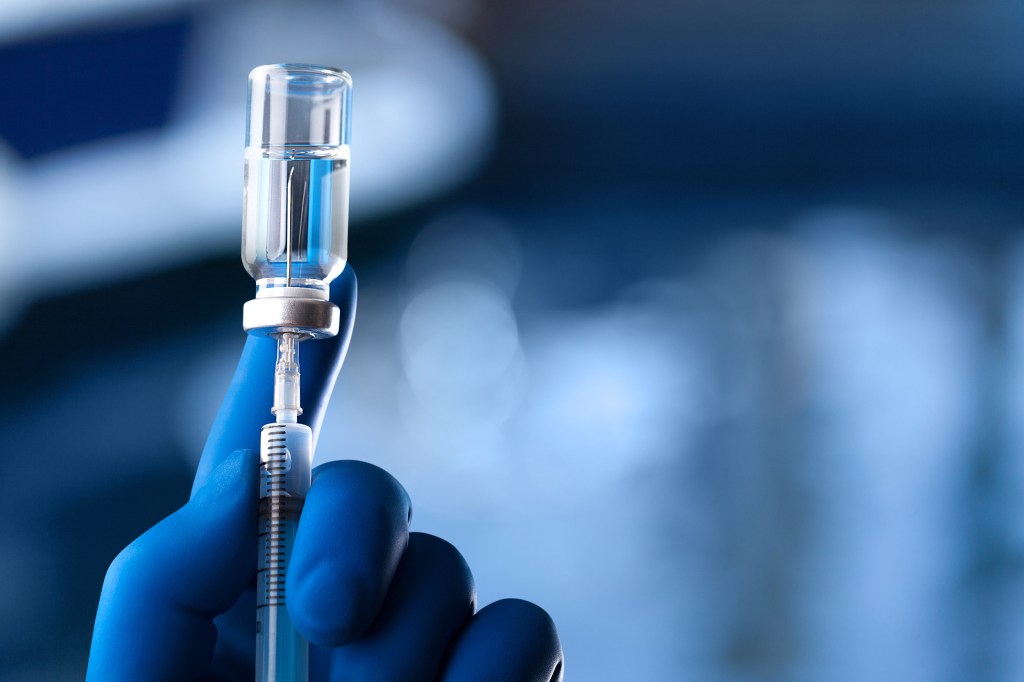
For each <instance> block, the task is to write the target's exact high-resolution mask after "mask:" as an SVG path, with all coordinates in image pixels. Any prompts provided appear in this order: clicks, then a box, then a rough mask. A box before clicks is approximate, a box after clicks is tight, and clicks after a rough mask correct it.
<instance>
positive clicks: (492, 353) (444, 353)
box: [399, 281, 521, 430]
mask: <svg viewBox="0 0 1024 682" xmlns="http://www.w3.org/2000/svg"><path fill="white" fill-rule="evenodd" d="M399 339H400V352H401V358H402V364H403V367H404V368H405V372H406V377H407V379H408V383H409V386H410V388H411V389H412V392H413V394H414V395H415V396H416V398H417V399H418V400H419V402H420V406H421V407H420V409H422V410H425V411H426V412H427V413H428V414H430V415H431V416H432V417H438V416H440V417H447V421H448V422H451V421H457V422H458V423H460V424H461V425H462V426H463V427H464V428H467V429H471V428H473V427H474V426H476V427H479V426H481V425H484V424H486V425H492V426H493V425H496V424H499V423H500V422H502V421H504V420H505V419H506V418H507V417H508V415H509V414H510V412H511V410H512V409H513V408H514V406H515V403H516V397H517V396H516V391H515V390H514V387H515V386H516V384H517V382H516V381H515V379H516V378H517V375H518V372H519V371H520V366H519V363H520V362H521V355H520V346H519V329H518V326H517V324H516V319H515V315H514V314H513V312H512V309H511V307H510V306H509V302H508V299H507V298H506V296H505V295H504V293H503V292H501V291H500V290H498V289H496V288H495V287H492V286H489V285H486V284H483V283H479V282H465V281H452V282H447V283H443V284H437V285H435V286H432V287H430V288H428V289H426V290H425V291H423V292H421V293H419V294H418V295H417V296H416V297H415V298H414V299H413V300H412V301H411V302H410V303H409V305H408V306H407V307H406V309H405V312H404V313H403V315H402V320H401V324H400V336H399ZM510 388H511V390H510ZM449 427H450V424H449V423H441V424H436V426H435V428H439V429H444V430H447V429H448V428H449Z"/></svg>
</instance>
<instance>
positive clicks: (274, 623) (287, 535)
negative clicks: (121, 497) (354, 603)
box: [242, 64, 352, 682]
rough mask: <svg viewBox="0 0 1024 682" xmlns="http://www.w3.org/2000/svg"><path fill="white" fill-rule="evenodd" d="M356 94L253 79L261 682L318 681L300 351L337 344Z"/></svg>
mask: <svg viewBox="0 0 1024 682" xmlns="http://www.w3.org/2000/svg"><path fill="white" fill-rule="evenodd" d="M351 88H352V82H351V79H350V78H349V76H348V74H346V73H344V72H342V71H338V70H335V69H330V68H325V67H319V66H311V65H305V64H278V65H272V66H261V67H258V68H256V69H253V71H252V72H251V73H250V74H249V120H248V127H247V129H246V151H245V159H246V170H245V217H244V220H243V222H244V228H243V233H242V261H243V262H244V263H245V267H246V269H247V270H248V271H249V273H250V274H251V275H252V276H253V277H254V278H255V279H256V283H257V292H256V298H254V299H253V300H251V301H249V302H248V303H246V304H245V307H244V309H243V320H242V326H243V327H244V328H245V330H246V331H247V332H249V333H250V334H258V335H264V336H272V337H274V338H276V339H277V362H276V365H275V369H274V404H273V408H272V410H271V411H272V412H273V414H274V415H275V418H276V419H275V421H274V422H272V423H270V424H267V425H265V426H264V427H263V429H262V432H261V435H260V506H259V561H258V573H257V598H256V599H257V604H256V613H257V615H256V631H257V634H256V680H257V682H306V680H307V679H308V675H309V662H308V644H307V642H306V641H305V640H304V639H303V638H302V636H301V635H300V634H299V633H298V632H297V631H296V630H295V628H294V627H293V625H292V620H291V617H290V615H289V613H288V609H287V606H286V600H287V595H286V590H285V583H286V575H287V569H288V563H289V559H290V557H291V553H292V549H293V547H294V542H295V532H296V530H297V529H298V524H299V517H300V515H301V513H302V506H303V504H304V503H305V499H306V494H307V492H308V491H309V486H310V472H311V470H312V463H313V434H312V431H311V430H310V428H309V427H308V426H306V425H304V424H300V423H298V419H299V415H301V414H302V406H301V402H300V394H301V392H300V382H299V376H300V374H299V343H300V342H301V341H305V340H308V339H320V338H326V337H330V336H334V335H335V334H337V333H338V325H339V317H340V315H339V310H338V307H337V306H335V305H334V304H333V303H331V302H330V301H329V300H328V284H329V283H330V282H331V280H333V279H334V278H335V277H336V276H337V275H338V274H339V273H340V272H341V270H342V269H343V268H344V267H345V261H346V259H347V243H348V161H349V147H348V142H349V118H350V102H351Z"/></svg>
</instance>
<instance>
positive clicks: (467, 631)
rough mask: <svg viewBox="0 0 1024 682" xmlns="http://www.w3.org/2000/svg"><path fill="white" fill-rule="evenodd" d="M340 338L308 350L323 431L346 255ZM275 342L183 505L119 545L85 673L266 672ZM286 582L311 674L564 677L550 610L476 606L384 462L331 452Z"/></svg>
mask: <svg viewBox="0 0 1024 682" xmlns="http://www.w3.org/2000/svg"><path fill="white" fill-rule="evenodd" d="M331 298H332V300H333V301H334V302H335V303H336V304H338V305H339V306H340V308H341V311H342V325H341V328H342V332H341V333H340V334H339V335H338V336H337V337H336V338H334V339H331V340H327V341H316V342H310V343H305V344H303V345H302V350H301V353H302V355H301V366H302V375H303V381H302V404H303V406H304V407H305V413H304V414H303V418H302V421H304V423H306V424H308V425H309V426H310V427H311V428H312V430H313V434H314V438H316V434H317V433H318V431H319V429H320V424H321V420H322V418H323V411H324V407H325V405H326V403H327V398H328V397H329V396H330V394H331V390H332V388H333V386H334V382H335V379H336V377H337V375H338V370H339V369H340V367H341V362H342V359H343V358H344V355H345V351H346V349H347V348H348V341H349V336H350V333H351V329H352V321H353V317H354V314H355V307H356V279H355V275H354V274H353V272H352V270H351V268H346V269H345V272H344V273H343V274H342V275H341V276H340V277H339V278H338V280H336V281H335V283H334V285H333V286H332V291H331ZM275 354H276V342H275V341H274V340H272V339H265V338H255V337H250V338H249V339H248V340H247V341H246V344H245V349H244V350H243V352H242V358H241V361H240V362H239V365H238V369H237V371H236V372H235V376H234V379H233V381H232V383H231V387H230V389H229V390H228V394H227V396H226V397H225V399H224V402H223V404H222V405H221V408H220V411H219V413H218V414H217V419H216V421H215V423H214V425H213V429H212V430H211V433H210V437H209V439H208V440H207V443H206V447H205V448H204V450H203V456H202V460H201V462H200V464H199V470H198V472H197V474H196V478H195V483H194V484H193V486H192V495H191V498H190V499H189V501H188V503H187V504H186V505H185V506H184V507H182V508H181V509H179V510H178V511H176V512H175V513H173V514H171V515H170V516H168V517H167V518H166V519H164V520H163V521H161V522H160V523H158V524H157V525H156V526H154V527H153V528H151V529H150V530H149V531H147V532H146V533H144V534H143V535H142V536H141V537H139V538H138V539H137V540H135V541H134V542H133V543H132V544H130V545H129V546H128V547H127V548H126V549H125V550H124V551H122V552H121V553H120V554H119V555H118V556H117V558H116V559H115V560H114V562H113V563H112V564H111V566H110V569H109V570H108V571H107V576H106V580H105V581H104V584H103V592H102V595H101V596H100V603H99V609H98V613H97V616H96V626H95V630H94V632H93V640H92V650H91V653H90V656H89V672H88V677H87V680H88V681H89V682H119V681H121V680H124V681H126V682H145V681H147V680H244V681H245V682H249V681H251V680H253V679H254V676H255V670H254V669H255V663H254V659H255V612H256V595H255V574H256V556H257V543H256V520H257V513H256V509H257V502H258V488H257V483H258V476H259V471H258V467H259V455H258V449H259V434H260V427H261V426H263V424H264V423H265V422H267V421H268V415H269V412H268V410H269V406H270V405H271V403H272V396H273V369H274V360H275ZM313 477H314V480H313V485H312V487H311V488H310V492H309V496H308V497H307V499H306V504H305V508H304V510H303V513H302V518H301V521H300V523H299V530H298V533H297V535H296V540H295V548H294V551H293V554H292V559H291V564H290V568H289V572H288V578H287V585H286V593H287V595H288V610H289V613H290V614H291V616H292V619H293V621H294V623H295V625H296V627H298V629H299V630H300V631H301V632H302V634H303V635H305V636H306V638H307V639H309V641H310V643H311V644H310V677H311V679H312V680H314V681H315V682H326V681H328V680H332V681H342V680H344V681H346V682H354V681H367V682H371V681H372V682H392V681H393V682H419V681H421V680H422V681H423V682H428V681H429V682H433V681H434V680H441V681H443V682H489V681H493V682H549V680H561V679H562V651H561V646H560V644H559V641H558V635H557V633H556V632H555V628H554V624H553V623H552V622H551V619H550V618H549V617H548V615H547V614H546V613H545V612H544V611H543V610H542V609H540V608H539V607H537V606H535V605H533V604H531V603H529V602H525V601H520V600H511V599H510V600H503V601H499V602H496V603H494V604H491V605H490V606H488V607H486V608H484V609H482V610H480V611H479V612H477V613H476V614H474V608H475V594H474V587H473V577H472V575H471V574H470V571H469V567H468V566H466V563H465V561H464V560H463V558H462V556H461V555H460V554H459V552H458V551H457V550H456V549H455V548H454V547H452V546H451V545H450V544H448V543H447V542H445V541H444V540H441V539H439V538H437V537H434V536H432V535H426V534H423V533H410V532H409V519H410V517H411V513H412V512H411V507H410V502H409V498H408V496H407V495H406V492H405V490H404V489H403V488H402V486H401V485H400V484H399V483H398V481H396V480H395V479H394V478H392V477H391V476H390V475H389V474H387V473H386V472H385V471H383V470H382V469H379V468H377V467H375V466H373V465H370V464H366V463H363V462H356V461H337V462H330V463H328V464H325V465H323V466H321V467H318V468H317V469H316V470H315V471H314V473H313Z"/></svg>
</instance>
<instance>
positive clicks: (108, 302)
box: [0, 0, 1024, 682]
mask: <svg viewBox="0 0 1024 682" xmlns="http://www.w3.org/2000/svg"><path fill="white" fill-rule="evenodd" d="M1022 44H1024V4H1022V3H1021V2H1019V0H976V1H974V2H964V1H962V0H961V1H954V0H928V1H927V2H924V1H918V0H884V1H883V0H872V1H870V2H865V1H863V0H861V1H854V0H816V1H814V2H810V1H807V0H792V1H791V2H788V3H784V4H779V3H765V2H756V1H755V0H716V1H714V2H711V1H709V0H691V1H685V2H678V1H675V0H630V1H629V2H626V1H625V0H622V1H621V2H618V3H611V2H607V1H606V2H587V1H585V0H561V1H560V2H547V1H543V2H542V1H541V0H518V1H516V2H514V1H512V0H494V1H492V2H484V1H483V0H392V1H390V2H385V1H383V0H377V1H375V0H364V1H359V2H333V3H321V2H310V1H307V0H303V1H301V2H290V3H284V2H265V1H260V2H248V3H242V2H229V1H226V0H222V1H212V0H211V1H208V2H200V1H199V0H191V1H189V0H95V1H94V2H91V3H78V2H73V1H72V0H62V1H60V2H49V3H40V2H32V1H29V0H3V1H0V140H2V145H0V248H3V250H4V252H5V253H7V254H8V255H9V256H10V257H9V258H5V259H4V261H5V265H4V267H3V268H2V269H0V291H3V296H2V297H0V328H2V332H0V357H3V358H4V363H3V364H4V368H3V372H2V377H3V378H2V382H3V384H2V385H3V390H2V391H0V404H2V410H0V438H2V455H0V456H2V458H3V460H2V461H3V464H4V466H5V471H4V480H6V481H7V488H6V489H5V493H4V495H3V496H2V497H0V512H2V514H3V518H4V523H3V524H2V525H0V546H2V547H3V551H2V552H0V593H2V594H0V616H2V618H0V623H2V625H0V660H2V661H3V666H2V669H0V678H2V679H3V680H4V681H5V682H6V681H10V682H22V681H28V680H71V679H80V678H81V676H82V674H83V672H84V667H85V663H86V657H87V651H88V644H89V636H90V630H91V626H92V618H93V614H94V611H95V607H96V600H97V597H98V594H99V589H100V584H101V581H102V576H103V573H104V571H105V569H106V566H107V564H108V563H109V561H110V560H111V559H112V558H113V556H114V555H115V554H116V553H117V551H119V550H120V548H121V547H123V546H124V545H125V544H127V543H128V542H129V541H130V540H131V539H133V538H134V537H135V536H137V535H138V534H139V533H141V532H142V531H143V530H144V529H146V528H147V527H149V526H150V525H151V524H153V523H154V522H155V521H156V520H158V519H160V518H162V517H163V516H165V515H167V514H168V513H170V512H171V511H172V510H173V509H175V508H176V507H177V506H179V505H180V504H182V503H183V502H184V501H185V499H186V498H187V494H188V490H189V486H190V479H191V474H192V471H193V469H194V466H195V464H196V461H197V458H198V454H199V451H200V449H201V445H202V442H203V439H204V437H205V432H206V430H207V429H208V427H209V425H210V423H211V421H212V417H213V413H214V410H215V408H216V405H217V404H218V402H219V399H220V397H221V395H222V394H223V391H224V389H225V388H226V385H227V382H228V380H229V377H230V375H231V372H232V369H233V366H234V362H235V358H236V357H237V353H238V351H239V349H240V347H241V344H242V342H243V333H242V331H241V329H240V313H241V304H242V303H243V302H244V301H245V300H247V299H248V298H249V297H251V295H252V293H253V290H254V287H253V283H252V281H251V280H250V279H249V278H248V276H247V275H246V274H245V272H244V271H243V269H242V267H241V263H240V262H239V258H238V244H239V229H240V208H241V202H240V195H241V192H240V190H241V179H242V176H241V147H242V133H243V127H244V106H245V78H246V74H247V72H248V70H249V69H250V68H251V67H252V66H255V65H257V64H261V63H271V62H279V61H311V62H319V63H326V64H332V65H336V66H340V67H343V68H346V69H347V70H349V71H350V72H351V73H352V74H353V77H354V80H355V83H356V86H355V87H356V98H355V107H356V115H355V116H356V118H355V122H354V124H353V141H354V145H353V154H354V164H355V165H354V169H353V176H352V177H353V181H352V182H353V196H352V207H353V221H354V222H353V232H352V235H351V245H350V260H351V262H352V264H353V266H354V267H355V268H356V270H357V272H358V274H359V277H360V302H359V314H358V320H357V325H356V330H355V334H354V337H353V341H352V346H351V351H350V354H349V358H348V361H347V363H346V365H345V368H344V370H343V372H342V375H341V379H340V382H339V386H338V390H337V391H336V393H335V397H334V400H333V402H332V404H331V407H330V410H329V414H328V417H327V420H326V425H325V427H324V431H323V435H322V437H321V440H320V444H319V447H318V458H321V459H332V458H359V459H365V460H368V461H370V462H374V463H376V464H379V465H381V466H383V467H385V468H387V469H388V470H390V471H391V472H393V473H394V474H395V475H396V476H397V477H398V478H399V479H400V480H401V481H403V483H404V484H405V485H406V487H407V488H408V489H409V491H410V493H411V495H412V498H413V500H414V505H415V507H416V509H417V511H416V516H415V519H414V527H415V528H416V529H417V530H422V531H427V532H431V533H435V534H438V535H442V536H444V537H446V538H448V539H449V540H451V541H452V542H453V543H454V544H456V545H457V546H458V547H459V548H461V549H462V551H463V552H464V554H465V556H466V558H467V559H468V561H469V563H470V565H471V566H472V567H473V569H474V572H475V575H476V578H477V583H478V589H479V597H480V602H481V603H487V602H490V601H493V600H495V599H498V598H501V597H505V596H520V597H524V598H527V599H531V600H534V601H536V602H538V603H540V604H542V605H544V606H545V607H546V608H547V609H548V610H549V611H550V612H551V614H552V615H553V616H554V618H555V620H556V621H557V623H558V625H559V629H560V632H561V636H562V641H563V645H564V647H565V650H566V657H567V670H568V673H569V674H568V679H574V680H612V681H619V680H666V681H669V680H687V679H693V680H709V681H710V680H714V681H723V682H726V681H727V682H733V681H736V682H743V681H747V680H796V681H803V680H807V681H810V680H823V679H827V680H834V681H838V682H843V681H846V680H849V681H851V682H852V681H855V680H856V681H862V680H927V681H932V680H935V681H950V682H952V681H960V680H964V681H967V680H993V681H997V680H1020V679H1024V502H1022V500H1024V497H1022V493H1024V490H1022V489H1024V459H1022V458H1021V454H1020V453H1021V452H1022V447H1024V426H1022V425H1024V419H1022V417H1024V239H1022V233H1021V231H1020V228H1021V227H1024V224H1022V215H1024V213H1022V209H1024V206H1022V204H1024V202H1022V195H1021V186H1022V182H1024V125H1022V122H1024V97H1022V95H1021V93H1022V92H1024V53H1022V51H1021V45H1022Z"/></svg>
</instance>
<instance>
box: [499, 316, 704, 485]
mask: <svg viewBox="0 0 1024 682" xmlns="http://www.w3.org/2000/svg"><path fill="white" fill-rule="evenodd" d="M668 313H670V311H669V310H666V309H662V308H661V307H659V306H642V305H638V304H636V303H633V304H631V305H630V306H628V307H613V308H612V309H610V310H608V311H605V312H603V313H600V314H596V315H583V316H578V315H577V316H568V315H566V314H564V313H563V314H561V315H557V316H552V317H550V318H549V319H548V320H547V322H546V324H544V325H543V326H541V327H540V328H538V329H534V330H532V331H531V333H530V334H529V335H528V336H527V337H526V340H525V342H524V346H525V348H526V357H527V360H528V362H529V368H530V373H529V377H530V381H529V389H528V392H527V394H526V397H525V400H524V409H523V410H522V412H521V414H520V415H519V416H518V418H517V421H516V423H515V426H516V433H517V439H516V441H517V442H516V452H517V454H516V462H517V464H518V465H519V466H523V467H525V468H526V469H527V470H528V472H529V474H530V475H531V476H532V477H534V479H535V480H536V481H538V482H546V483H547V484H549V485H554V486H556V487H557V488H558V489H560V490H561V492H562V501H563V502H564V503H571V502H572V500H573V499H574V497H575V496H577V495H586V494H589V493H591V492H593V491H594V490H595V489H600V488H602V487H603V486H605V485H608V484H610V483H613V482H615V481H618V480H621V479H622V478H623V477H624V476H626V475H628V473H629V472H631V471H633V470H636V469H639V468H642V467H644V466H646V465H648V464H650V463H651V462H652V461H656V460H658V459H663V458H667V457H671V456H675V455H678V454H680V453H682V452H683V451H685V450H686V448H687V447H688V445H689V436H690V435H692V434H691V433H690V428H689V426H688V424H689V423H690V422H691V420H692V419H693V418H694V417H695V416H696V415H697V414H698V413H699V408H698V403H699V402H700V400H701V396H702V395H703V393H704V390H703V388H702V386H703V379H702V375H701V372H700V371H699V368H698V366H697V363H696V362H695V358H694V357H693V352H694V349H693V348H692V347H691V345H690V344H689V343H688V338H687V337H686V336H685V335H683V334H682V333H681V330H680V329H679V327H678V325H677V324H676V323H675V322H674V321H673V320H671V318H670V317H669V315H668Z"/></svg>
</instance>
